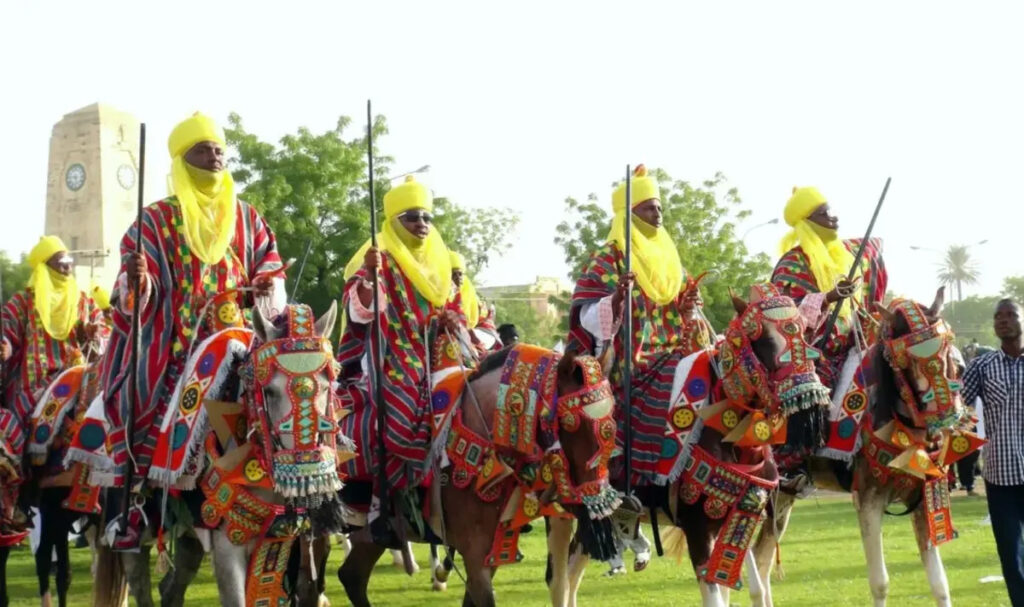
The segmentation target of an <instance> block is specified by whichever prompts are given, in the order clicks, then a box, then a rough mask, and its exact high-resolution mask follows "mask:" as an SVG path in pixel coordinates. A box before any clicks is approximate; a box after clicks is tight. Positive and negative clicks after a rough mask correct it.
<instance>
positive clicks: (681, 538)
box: [661, 525, 686, 565]
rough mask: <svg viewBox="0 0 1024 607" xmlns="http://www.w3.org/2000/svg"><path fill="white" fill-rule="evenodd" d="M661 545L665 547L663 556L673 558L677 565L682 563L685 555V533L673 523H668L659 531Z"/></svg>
mask: <svg viewBox="0 0 1024 607" xmlns="http://www.w3.org/2000/svg"><path fill="white" fill-rule="evenodd" d="M661 545H662V546H663V547H664V549H665V556H667V557H670V558H674V559H675V561H676V564H677V565H681V564H682V563H683V557H684V556H686V534H685V533H683V530H682V529H680V528H679V527H676V526H675V525H668V526H667V527H666V528H665V531H663V532H662V533H661Z"/></svg>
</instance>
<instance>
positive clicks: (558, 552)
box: [545, 517, 572, 607]
mask: <svg viewBox="0 0 1024 607" xmlns="http://www.w3.org/2000/svg"><path fill="white" fill-rule="evenodd" d="M545 521H546V525H545V526H546V527H547V532H548V538H547V539H548V571H549V576H550V579H548V592H549V593H550V594H551V604H552V605H554V607H568V605H569V544H570V543H571V542H572V519H567V518H559V517H553V518H552V517H548V518H546V519H545Z"/></svg>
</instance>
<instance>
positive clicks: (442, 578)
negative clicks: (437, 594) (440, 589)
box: [434, 565, 450, 584]
mask: <svg viewBox="0 0 1024 607" xmlns="http://www.w3.org/2000/svg"><path fill="white" fill-rule="evenodd" d="M449 573H450V572H449V571H448V570H447V569H445V568H444V567H441V566H440V565H438V566H437V567H435V568H434V579H435V580H437V581H438V582H439V583H441V584H444V583H445V582H447V581H448V575H449Z"/></svg>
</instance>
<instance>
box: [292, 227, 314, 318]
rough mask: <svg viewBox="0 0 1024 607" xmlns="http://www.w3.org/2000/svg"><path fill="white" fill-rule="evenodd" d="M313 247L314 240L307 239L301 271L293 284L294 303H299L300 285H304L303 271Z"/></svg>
mask: <svg viewBox="0 0 1024 607" xmlns="http://www.w3.org/2000/svg"><path fill="white" fill-rule="evenodd" d="M312 247H313V240H312V239H310V240H307V241H306V252H305V253H303V254H302V263H300V264H299V273H298V274H296V275H295V284H293V285H292V296H291V298H290V301H291V302H292V303H299V287H300V286H302V271H303V270H305V269H306V259H307V258H308V257H309V250H310V249H311V248H312Z"/></svg>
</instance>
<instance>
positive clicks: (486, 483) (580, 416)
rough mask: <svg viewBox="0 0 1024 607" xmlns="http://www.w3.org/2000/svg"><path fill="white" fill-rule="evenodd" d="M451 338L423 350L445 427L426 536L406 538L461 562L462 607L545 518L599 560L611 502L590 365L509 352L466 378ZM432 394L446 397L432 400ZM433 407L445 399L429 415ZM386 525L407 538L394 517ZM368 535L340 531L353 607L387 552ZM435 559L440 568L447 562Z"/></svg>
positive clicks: (360, 603)
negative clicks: (574, 521)
mask: <svg viewBox="0 0 1024 607" xmlns="http://www.w3.org/2000/svg"><path fill="white" fill-rule="evenodd" d="M456 339H457V338H454V337H451V336H447V337H446V335H445V334H442V335H440V336H439V338H438V339H437V340H435V341H434V347H433V348H432V352H433V353H434V357H433V358H432V365H431V369H435V370H437V371H435V372H434V376H435V380H436V379H437V378H438V377H441V375H439V374H445V373H448V375H447V378H448V379H447V380H441V383H439V382H438V381H435V382H434V398H432V407H433V408H432V411H431V412H432V413H433V414H434V417H435V418H437V417H438V416H439V415H440V416H441V417H443V418H444V419H445V420H447V421H446V423H444V424H441V427H442V428H443V430H441V432H442V433H443V434H442V435H441V437H440V438H438V437H437V436H436V435H435V439H434V440H435V441H442V442H441V443H439V444H440V445H441V446H443V449H441V450H440V451H441V453H440V455H438V456H437V457H436V458H435V459H433V460H432V461H431V464H432V466H433V473H432V475H433V479H434V481H433V484H432V485H431V486H430V488H429V489H428V491H427V492H428V494H429V503H430V514H429V517H425V518H428V519H429V520H428V521H427V525H428V527H429V529H428V533H427V534H426V535H428V537H419V536H417V537H414V538H413V539H414V541H423V542H429V541H431V540H433V541H434V542H435V543H440V544H442V545H444V546H447V547H449V549H451V550H454V551H457V552H458V553H459V554H461V555H462V557H463V562H464V563H465V568H466V576H465V577H466V591H465V595H464V597H463V605H466V606H475V607H493V606H494V605H495V598H494V592H493V585H492V578H493V575H494V572H495V571H496V569H497V567H498V566H499V565H501V564H504V563H513V562H517V561H518V560H519V559H520V558H521V555H520V554H519V553H518V550H517V549H516V545H517V542H518V533H519V529H520V528H521V527H522V525H523V524H525V523H526V522H529V521H530V520H532V519H533V518H535V517H537V516H539V515H540V514H542V513H543V511H545V510H546V511H548V512H551V513H554V512H555V511H563V512H566V511H567V512H568V513H572V514H573V515H575V516H576V517H577V518H578V519H579V520H580V525H581V530H582V533H581V537H582V538H583V539H582V541H583V545H584V549H585V550H587V551H588V552H590V553H593V554H595V556H597V557H598V558H601V557H606V556H607V555H609V554H610V550H611V527H610V523H609V522H608V520H607V517H608V516H609V515H610V514H611V512H612V511H613V510H614V508H615V506H616V505H617V503H618V497H617V494H616V493H615V491H614V490H613V489H612V488H611V486H610V485H609V484H608V480H607V467H606V465H607V461H608V458H609V457H610V455H611V450H612V447H613V445H612V442H613V440H614V420H613V418H612V415H613V409H614V399H613V398H612V395H611V388H610V387H609V385H608V382H607V379H605V377H604V376H603V374H602V373H601V368H600V365H599V363H598V362H597V360H596V359H594V358H593V357H590V356H575V355H569V356H560V355H558V354H557V353H555V352H553V351H551V350H546V349H543V348H538V347H535V346H526V345H517V346H514V347H508V348H504V349H502V350H499V351H498V352H496V353H493V354H491V355H489V356H488V357H487V358H485V359H483V360H482V361H481V363H480V365H479V366H478V367H477V368H476V369H474V370H473V371H472V372H470V371H469V370H467V369H466V368H465V367H463V366H462V365H461V361H460V360H456V359H458V358H459V357H458V355H457V354H454V353H457V352H458V350H459V348H458V346H457V345H454V344H452V347H450V348H449V347H446V340H456ZM438 353H440V354H438ZM444 353H448V354H447V360H448V361H449V362H448V363H439V361H438V360H437V358H436V357H437V356H442V357H445V354H444ZM439 386H440V387H439ZM445 386H447V388H445ZM442 389H443V390H446V394H447V396H446V397H444V398H438V396H437V395H438V393H439V390H442ZM438 403H444V408H443V411H441V412H440V413H439V409H438ZM524 403H530V406H529V407H524ZM512 427H515V428H516V430H510V428H512ZM437 444H438V443H435V446H437ZM451 513H457V516H452V515H451ZM565 515H566V516H568V514H565ZM390 523H391V525H393V526H396V527H395V528H397V526H400V525H405V526H406V528H407V529H408V532H409V533H408V535H407V536H411V535H413V533H412V531H413V530H412V527H411V525H410V524H409V523H408V521H406V520H405V519H404V518H398V517H392V518H391V519H390ZM369 531H370V530H369V528H368V527H365V526H364V527H362V528H360V529H358V530H357V531H355V532H353V533H351V534H350V535H349V539H350V541H351V543H352V548H351V551H350V552H349V555H348V557H347V558H346V559H345V562H344V563H343V564H342V566H341V567H340V568H339V569H338V579H339V580H340V581H341V583H342V585H343V586H344V588H345V592H346V595H347V596H348V599H349V601H351V603H352V604H353V605H354V606H355V607H368V606H369V605H370V602H369V599H368V597H367V588H368V585H369V580H370V576H371V574H372V572H373V567H374V565H375V563H376V562H377V560H378V559H379V558H380V557H381V555H382V554H383V553H384V552H385V550H387V548H388V547H386V546H382V545H378V544H375V543H374V541H373V538H372V536H371V534H370V532H369ZM429 532H433V534H434V537H433V538H431V537H429ZM438 539H439V540H440V541H439V542H438ZM405 556H406V557H407V558H408V554H406V555H405ZM445 560H446V561H447V563H446V564H448V565H450V554H449V556H448V557H446V559H445ZM441 569H445V567H444V566H442V567H441ZM447 570H450V567H448V568H447Z"/></svg>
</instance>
